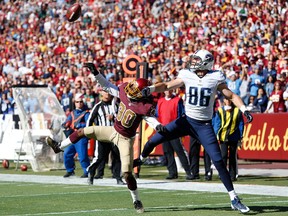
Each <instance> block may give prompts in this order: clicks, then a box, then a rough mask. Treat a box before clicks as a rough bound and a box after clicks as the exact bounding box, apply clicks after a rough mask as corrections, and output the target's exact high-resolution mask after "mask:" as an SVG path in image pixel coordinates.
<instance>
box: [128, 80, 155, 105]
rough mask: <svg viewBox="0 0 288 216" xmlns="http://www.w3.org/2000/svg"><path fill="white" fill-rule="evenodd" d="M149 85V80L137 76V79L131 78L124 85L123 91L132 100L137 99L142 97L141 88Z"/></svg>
mask: <svg viewBox="0 0 288 216" xmlns="http://www.w3.org/2000/svg"><path fill="white" fill-rule="evenodd" d="M149 85H151V82H150V81H149V80H147V79H144V78H138V79H137V80H132V81H131V82H129V83H128V84H127V85H126V86H125V89H124V90H125V93H126V94H127V96H128V97H129V98H131V99H133V100H139V99H141V98H143V95H142V90H143V89H144V88H145V87H147V86H149Z"/></svg>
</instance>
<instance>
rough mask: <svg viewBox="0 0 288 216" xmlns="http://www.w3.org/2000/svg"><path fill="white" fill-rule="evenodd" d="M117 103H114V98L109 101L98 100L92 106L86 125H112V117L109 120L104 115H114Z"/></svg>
mask: <svg viewBox="0 0 288 216" xmlns="http://www.w3.org/2000/svg"><path fill="white" fill-rule="evenodd" d="M117 109H118V105H117V104H116V103H115V100H114V99H113V100H112V101H109V102H104V101H100V102H98V103H97V104H95V105H94V107H93V108H92V110H91V112H90V115H89V118H88V126H91V125H93V123H94V125H97V126H112V125H114V118H113V119H112V120H109V119H108V118H107V117H106V115H107V114H109V115H113V116H114V117H116V113H117Z"/></svg>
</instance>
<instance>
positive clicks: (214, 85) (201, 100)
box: [134, 50, 253, 213]
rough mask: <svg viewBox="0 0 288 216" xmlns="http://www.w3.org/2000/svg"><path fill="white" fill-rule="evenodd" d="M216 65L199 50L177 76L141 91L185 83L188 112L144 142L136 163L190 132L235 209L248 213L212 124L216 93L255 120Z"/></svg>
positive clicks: (146, 92) (247, 117)
mask: <svg viewBox="0 0 288 216" xmlns="http://www.w3.org/2000/svg"><path fill="white" fill-rule="evenodd" d="M213 64H214V57H213V55H212V54H211V53H210V52H209V51H207V50H198V51H196V52H195V53H194V54H192V55H191V56H190V60H189V62H188V64H187V66H186V68H185V69H182V70H180V71H179V74H178V76H177V78H176V79H174V80H172V81H170V82H166V83H158V84H156V85H155V86H149V87H146V88H144V89H143V90H142V94H143V95H146V96H147V95H149V94H150V93H152V92H163V91H166V90H170V89H175V88H178V87H181V86H184V85H185V89H186V90H185V92H186V101H185V113H186V115H182V116H181V117H180V118H178V119H176V120H174V121H172V122H171V123H169V124H168V125H165V128H166V130H167V131H168V132H167V133H164V134H163V133H162V134H161V133H156V134H155V135H154V136H153V137H152V138H151V139H150V140H149V141H148V142H147V143H146V144H145V146H144V149H143V151H142V153H141V156H140V158H139V159H135V163H134V164H135V165H136V164H137V161H138V162H139V163H138V164H141V162H142V159H143V158H145V157H147V156H148V155H149V154H150V153H151V152H152V150H153V148H154V147H156V146H157V145H159V144H160V143H163V142H164V141H165V140H171V139H175V138H177V137H183V136H186V135H190V136H192V137H194V138H195V139H197V140H199V141H200V143H201V144H202V145H203V147H204V148H205V150H206V151H207V153H208V154H209V156H210V157H211V159H212V161H213V164H214V166H215V167H216V169H217V170H218V173H219V176H220V179H221V181H222V182H223V184H224V186H225V187H226V189H227V191H228V194H229V196H230V199H231V207H232V209H237V210H239V211H241V212H242V213H246V212H248V211H249V208H248V207H247V206H245V205H244V204H242V203H241V201H240V199H239V198H238V196H237V194H236V192H235V191H234V187H233V183H232V181H231V178H230V175H229V172H228V170H227V168H226V166H225V164H224V162H223V160H222V156H221V151H220V148H219V145H218V142H217V138H216V135H215V133H214V130H213V127H212V120H211V119H212V115H213V108H214V106H213V105H214V101H215V94H216V93H217V91H220V92H221V93H222V94H223V96H224V97H225V98H227V99H230V100H231V101H232V102H233V103H234V104H235V105H236V106H237V107H238V108H239V109H240V110H241V111H242V112H243V113H244V116H245V117H246V119H247V122H248V123H250V122H252V120H253V116H252V115H251V114H250V113H249V111H248V110H247V108H246V106H245V105H244V103H243V101H242V100H241V98H240V97H239V96H238V95H236V94H234V93H233V92H232V91H231V90H230V89H229V88H228V87H227V85H226V83H225V76H224V74H223V72H222V71H219V70H212V67H213Z"/></svg>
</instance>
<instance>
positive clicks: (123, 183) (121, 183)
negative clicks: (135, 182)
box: [116, 178, 126, 185]
mask: <svg viewBox="0 0 288 216" xmlns="http://www.w3.org/2000/svg"><path fill="white" fill-rule="evenodd" d="M116 181H117V184H118V185H126V183H125V182H123V180H122V178H119V179H116Z"/></svg>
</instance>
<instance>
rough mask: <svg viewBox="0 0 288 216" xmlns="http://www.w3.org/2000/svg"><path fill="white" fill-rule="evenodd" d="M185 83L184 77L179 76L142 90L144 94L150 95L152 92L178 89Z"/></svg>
mask: <svg viewBox="0 0 288 216" xmlns="http://www.w3.org/2000/svg"><path fill="white" fill-rule="evenodd" d="M183 85H184V82H183V81H182V79H180V78H177V79H175V80H171V81H169V82H161V83H157V84H155V85H151V86H148V87H146V88H144V89H143V90H142V95H143V96H145V97H148V96H149V95H150V94H151V93H152V92H164V91H167V90H171V89H176V88H179V87H181V86H183Z"/></svg>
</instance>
